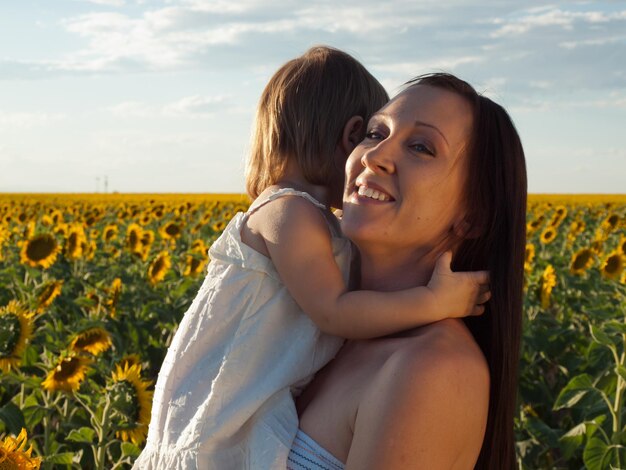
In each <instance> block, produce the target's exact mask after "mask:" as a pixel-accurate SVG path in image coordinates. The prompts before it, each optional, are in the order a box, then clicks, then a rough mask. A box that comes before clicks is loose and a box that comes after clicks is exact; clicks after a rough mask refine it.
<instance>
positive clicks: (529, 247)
mask: <svg viewBox="0 0 626 470" xmlns="http://www.w3.org/2000/svg"><path fill="white" fill-rule="evenodd" d="M533 259H535V245H533V244H532V243H527V244H526V254H525V255H524V269H525V270H526V271H530V270H531V263H532V262H533Z"/></svg>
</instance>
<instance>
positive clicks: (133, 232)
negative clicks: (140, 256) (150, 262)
mask: <svg viewBox="0 0 626 470" xmlns="http://www.w3.org/2000/svg"><path fill="white" fill-rule="evenodd" d="M142 231H143V229H142V228H141V227H140V226H139V225H137V224H130V225H129V226H128V228H127V229H126V246H128V249H129V250H130V252H131V253H137V252H139V251H141V234H142Z"/></svg>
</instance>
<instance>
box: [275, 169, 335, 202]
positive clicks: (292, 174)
mask: <svg viewBox="0 0 626 470" xmlns="http://www.w3.org/2000/svg"><path fill="white" fill-rule="evenodd" d="M276 186H277V187H279V188H293V189H297V190H298V191H304V192H306V193H309V194H310V195H311V196H313V197H314V198H315V199H317V200H318V201H319V202H321V203H322V204H324V205H325V206H326V207H330V202H331V201H330V190H329V189H328V188H327V187H326V186H320V185H316V184H311V183H309V182H308V181H307V180H306V179H305V178H304V176H303V175H302V171H301V170H300V168H298V167H297V166H296V165H287V170H286V171H285V174H284V175H283V176H282V178H280V180H278V181H277V182H276Z"/></svg>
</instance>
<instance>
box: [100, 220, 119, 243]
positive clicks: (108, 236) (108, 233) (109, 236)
mask: <svg viewBox="0 0 626 470" xmlns="http://www.w3.org/2000/svg"><path fill="white" fill-rule="evenodd" d="M118 232H119V229H118V228H117V225H114V224H109V225H107V226H106V227H104V230H103V231H102V240H103V241H104V242H105V243H108V242H110V241H111V240H114V239H116V238H117V234H118Z"/></svg>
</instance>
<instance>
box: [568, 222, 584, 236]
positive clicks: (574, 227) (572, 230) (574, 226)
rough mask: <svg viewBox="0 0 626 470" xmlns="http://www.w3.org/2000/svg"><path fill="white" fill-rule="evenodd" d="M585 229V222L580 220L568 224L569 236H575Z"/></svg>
mask: <svg viewBox="0 0 626 470" xmlns="http://www.w3.org/2000/svg"><path fill="white" fill-rule="evenodd" d="M584 231H585V222H583V221H582V220H575V221H574V222H572V223H571V224H570V226H569V236H572V237H577V236H578V235H580V234H581V233H583V232H584Z"/></svg>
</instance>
